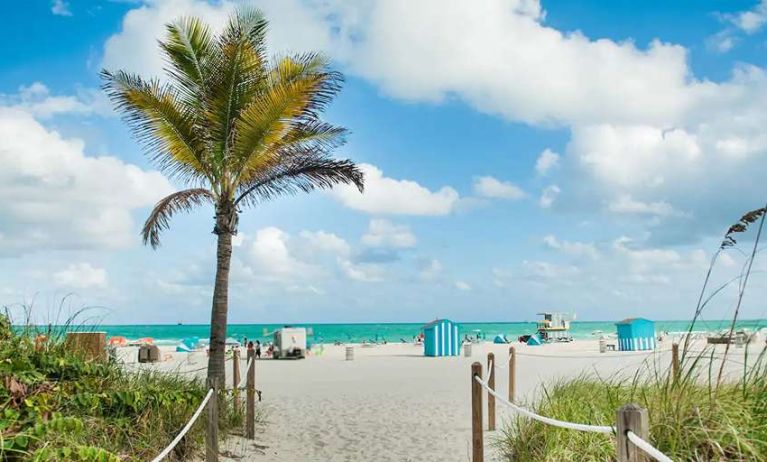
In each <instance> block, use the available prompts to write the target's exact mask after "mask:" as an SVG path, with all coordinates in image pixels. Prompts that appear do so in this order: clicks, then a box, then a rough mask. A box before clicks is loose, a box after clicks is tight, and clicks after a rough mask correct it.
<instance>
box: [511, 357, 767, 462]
mask: <svg viewBox="0 0 767 462" xmlns="http://www.w3.org/2000/svg"><path fill="white" fill-rule="evenodd" d="M712 359H713V361H714V362H713V363H714V364H715V363H716V359H715V358H712V357H710V356H708V355H698V356H696V357H695V358H693V359H691V360H690V361H689V362H688V365H687V367H685V368H684V369H683V371H682V373H681V374H680V377H679V378H678V379H676V380H675V379H674V378H673V377H672V376H671V373H670V372H661V371H658V369H659V368H660V367H659V366H658V365H656V364H648V365H647V369H646V370H644V371H640V372H639V373H637V375H636V376H634V377H633V378H631V379H625V378H624V379H619V378H611V379H599V378H595V377H590V376H581V377H578V378H575V379H569V380H563V381H560V382H556V383H554V384H551V385H548V386H547V387H545V392H544V394H543V398H542V399H540V400H539V401H538V402H536V403H534V404H533V405H532V406H531V408H532V409H533V410H534V411H535V412H536V413H538V414H540V415H545V416H548V417H553V418H555V419H560V420H565V421H569V422H579V423H589V424H594V425H614V422H615V412H616V410H617V409H619V408H620V407H621V406H623V405H625V404H627V403H636V404H639V405H640V406H642V407H644V408H646V409H647V410H648V414H649V417H650V441H651V442H652V443H653V445H654V446H655V447H656V448H658V449H659V450H661V451H662V452H663V453H665V454H666V455H668V456H669V457H671V459H673V460H685V461H688V460H694V461H710V460H739V461H764V460H767V362H765V361H764V350H762V353H761V354H760V355H759V357H758V358H755V362H754V364H755V366H754V367H752V368H749V369H748V371H743V372H742V373H741V374H739V378H738V379H737V380H728V381H724V382H722V383H721V384H720V385H719V386H718V387H717V386H716V376H717V370H716V369H715V368H709V365H710V364H712V362H711V361H712ZM752 361H754V358H752ZM749 363H751V361H749ZM648 370H649V372H650V374H649V375H648V374H646V372H648ZM498 444H499V445H500V449H501V453H502V454H504V457H505V459H506V460H509V461H512V460H538V461H565V460H566V461H593V460H615V458H616V455H615V438H614V436H612V435H608V434H598V433H584V432H579V431H573V430H568V429H560V428H555V427H551V426H548V425H545V424H542V423H539V422H536V421H532V420H529V419H526V418H523V417H520V418H516V419H513V420H512V421H511V422H509V425H508V426H507V427H506V428H505V429H504V433H503V436H502V437H501V438H500V439H499V441H498Z"/></svg>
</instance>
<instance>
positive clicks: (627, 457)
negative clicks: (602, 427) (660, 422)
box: [616, 404, 650, 462]
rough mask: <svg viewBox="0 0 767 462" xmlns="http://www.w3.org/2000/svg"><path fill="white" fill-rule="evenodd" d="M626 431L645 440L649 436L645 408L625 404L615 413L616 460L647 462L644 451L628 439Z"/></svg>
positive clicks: (622, 461)
mask: <svg viewBox="0 0 767 462" xmlns="http://www.w3.org/2000/svg"><path fill="white" fill-rule="evenodd" d="M628 432H633V433H634V434H635V435H637V436H638V437H640V438H642V439H643V440H645V441H647V440H649V439H650V438H649V437H650V419H649V417H648V415H647V409H643V408H642V407H640V406H638V405H636V404H627V405H625V406H623V407H622V408H620V409H618V412H617V413H616V452H617V455H618V462H649V460H650V459H649V458H648V457H647V454H645V452H644V451H642V450H641V449H639V448H638V447H636V446H635V445H634V444H633V443H632V442H631V441H629V437H628Z"/></svg>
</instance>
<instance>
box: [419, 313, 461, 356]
mask: <svg viewBox="0 0 767 462" xmlns="http://www.w3.org/2000/svg"><path fill="white" fill-rule="evenodd" d="M423 335H424V339H423V354H424V356H458V355H459V354H460V353H461V339H460V338H459V337H458V324H455V323H453V321H450V320H449V319H437V320H436V321H432V322H430V323H429V324H426V325H425V326H423Z"/></svg>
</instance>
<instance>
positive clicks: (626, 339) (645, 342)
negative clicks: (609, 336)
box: [615, 318, 655, 351]
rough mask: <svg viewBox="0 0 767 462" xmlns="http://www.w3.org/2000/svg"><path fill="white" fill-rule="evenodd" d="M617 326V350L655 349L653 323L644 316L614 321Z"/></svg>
mask: <svg viewBox="0 0 767 462" xmlns="http://www.w3.org/2000/svg"><path fill="white" fill-rule="evenodd" d="M615 325H616V326H617V328H618V350H620V351H638V350H654V349H655V323H654V322H652V321H650V320H649V319H644V318H628V319H624V320H623V321H620V322H617V323H615Z"/></svg>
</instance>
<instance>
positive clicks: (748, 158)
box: [104, 0, 767, 239]
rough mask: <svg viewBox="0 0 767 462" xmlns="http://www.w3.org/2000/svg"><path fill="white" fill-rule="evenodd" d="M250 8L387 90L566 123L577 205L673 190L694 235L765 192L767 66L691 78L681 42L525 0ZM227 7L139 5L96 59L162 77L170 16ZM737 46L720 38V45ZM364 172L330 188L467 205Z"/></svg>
mask: <svg viewBox="0 0 767 462" xmlns="http://www.w3.org/2000/svg"><path fill="white" fill-rule="evenodd" d="M255 5H256V6H259V7H263V8H264V9H265V10H266V13H267V15H268V17H269V18H270V20H271V27H272V31H273V37H274V43H285V44H287V45H288V46H286V47H282V48H291V49H293V50H297V51H303V50H307V49H312V50H324V51H326V52H327V53H329V54H330V55H331V56H332V57H333V58H334V60H335V62H336V63H338V64H339V67H341V69H342V70H343V71H344V72H346V73H347V74H352V75H356V76H361V77H363V78H366V79H368V80H369V81H371V82H373V83H376V84H378V85H379V86H380V88H382V89H383V91H384V92H386V93H387V94H389V95H391V96H394V97H398V98H401V99H404V100H407V101H426V102H441V101H444V100H446V99H448V98H456V99H460V100H462V101H463V102H465V103H467V104H468V105H470V106H471V107H474V108H475V109H477V110H479V111H482V112H487V113H491V114H498V115H500V116H502V117H503V118H505V119H507V120H511V121H521V122H524V123H528V124H532V125H539V126H546V127H549V126H563V127H567V128H568V129H570V131H571V133H572V139H571V142H570V143H569V145H568V148H567V151H566V152H565V153H564V155H565V156H566V157H567V159H566V161H565V159H563V161H562V162H561V164H562V165H561V168H562V172H561V175H560V177H561V179H558V180H557V182H558V184H559V186H561V187H562V188H564V189H567V191H568V197H567V200H568V201H570V200H573V201H574V200H580V204H581V205H583V206H584V207H586V208H591V209H594V210H596V209H599V208H600V206H601V204H605V203H609V202H610V201H611V200H612V199H613V198H615V197H619V196H620V195H622V194H627V195H629V196H630V197H634V198H642V201H643V202H644V203H646V204H656V203H660V202H667V203H668V204H669V205H670V206H672V207H673V208H678V209H679V210H684V211H685V214H689V216H691V217H694V220H693V222H691V225H693V226H694V227H695V229H696V230H698V231H696V232H695V233H688V237H687V239H694V238H695V236H696V235H697V234H698V233H704V232H711V230H712V229H716V230H717V231H718V229H719V227H720V226H721V223H722V221H721V220H722V219H723V217H726V216H727V214H728V213H729V214H730V215H731V214H732V213H733V210H738V211H740V208H741V207H742V208H743V209H745V208H747V207H749V205H747V204H746V203H747V202H749V201H750V198H751V197H755V195H756V194H759V193H760V192H761V189H760V183H761V178H763V177H764V174H765V173H767V172H766V171H767V162H766V161H765V157H764V156H765V153H767V134H765V133H764V130H763V127H764V126H765V124H767V109H765V108H767V75H765V72H764V70H763V69H761V68H759V67H755V66H749V65H745V64H739V65H736V66H735V68H734V69H733V72H732V76H731V77H730V78H729V79H725V80H723V81H721V82H713V81H709V80H706V79H701V78H697V77H696V76H695V74H694V72H693V70H692V67H691V66H690V63H689V58H690V56H689V53H688V50H687V49H685V48H684V47H683V46H680V45H676V44H672V43H666V42H663V41H661V40H655V41H652V42H651V43H650V44H649V45H647V46H639V45H637V44H636V43H635V42H634V41H632V40H631V39H630V38H628V39H627V40H624V41H617V40H612V39H606V38H600V37H588V36H586V35H585V34H584V33H582V32H579V31H562V30H557V29H555V28H553V27H550V26H548V25H547V24H546V23H545V13H544V11H543V9H542V7H541V5H540V2H537V1H532V0H487V1H483V2H481V3H480V4H477V3H476V2H465V1H461V0H454V1H446V0H424V1H420V2H417V3H413V2H409V1H406V0H369V1H366V2H357V3H351V2H341V1H337V0H330V1H312V0H310V1H308V2H299V1H286V2H260V1H259V2H255ZM232 8H233V3H232V2H230V1H222V2H217V3H209V2H204V1H199V2H195V1H192V0H156V1H154V2H152V3H149V4H145V5H142V6H141V7H140V8H137V9H134V10H132V11H131V12H129V13H128V15H126V17H125V19H124V21H123V28H122V30H121V32H120V33H118V34H115V35H114V36H113V37H111V38H110V39H109V41H108V43H107V44H106V46H105V54H104V64H105V65H106V66H107V67H112V68H113V67H127V68H129V69H135V70H139V71H148V72H150V73H152V74H154V75H156V74H158V73H159V72H160V69H161V67H162V60H161V58H160V56H159V54H158V53H157V47H156V43H155V40H156V39H157V38H158V37H159V36H161V34H162V25H163V23H164V22H167V21H169V20H171V19H173V18H175V17H177V16H179V14H181V13H182V12H183V13H186V14H197V15H200V16H203V17H205V18H206V19H208V20H209V21H211V22H212V23H214V24H221V23H223V21H224V20H225V17H226V15H227V14H228V12H229V11H231V9H232ZM765 11H766V10H765V2H760V3H759V4H758V6H756V7H754V8H753V9H752V10H749V11H745V12H742V13H739V14H737V15H733V16H731V17H730V20H731V21H732V23H733V24H735V25H736V26H737V27H738V28H739V29H742V30H744V31H747V32H752V31H755V30H758V29H760V28H761V27H763V24H764V17H765V15H764V13H765ZM402 18H407V21H403V20H402ZM732 27H733V28H734V27H735V26H732ZM456 30H461V31H462V33H461V34H456V33H455V31H456ZM296 31H299V32H298V33H297V32H296ZM466 37H471V40H466V39H465V38H466ZM722 37H724V38H726V37H727V34H725V35H723V36H722ZM732 45H733V42H732V41H727V40H723V41H721V43H719V45H718V46H719V47H720V48H721V49H727V48H730V47H731V46H732ZM278 51H279V50H278ZM498 56H503V59H498ZM477 69H482V70H483V72H481V73H477ZM371 168H372V169H375V167H372V166H371ZM376 172H378V173H379V176H378V177H376V176H375V175H374V174H375V173H376ZM744 172H749V174H748V175H744ZM372 173H374V174H373V175H371V176H370V178H369V191H368V193H366V194H365V195H364V196H361V195H360V194H359V193H357V192H356V191H354V189H353V188H342V190H343V191H344V193H343V194H341V195H340V196H336V197H338V198H339V200H341V201H342V203H344V204H345V205H347V206H349V207H352V208H355V209H357V210H363V211H367V212H369V213H374V214H387V213H391V214H395V213H404V214H412V215H445V214H448V213H450V212H451V211H454V210H455V208H456V205H455V204H456V202H460V200H459V198H458V193H457V192H456V191H455V190H453V189H452V188H449V187H444V188H442V189H441V190H439V191H437V192H432V191H429V190H428V189H426V188H424V187H423V186H421V185H418V184H417V183H414V182H406V183H405V182H404V180H393V179H389V178H384V177H383V176H382V174H381V173H380V170H377V169H375V170H373V171H372ZM671 175H673V180H672V178H670V176H671ZM376 180H381V181H376ZM384 180H388V181H384ZM377 185H378V186H380V187H378V188H377V187H376V186H377ZM559 186H557V189H554V187H553V186H552V187H550V188H548V189H547V191H545V193H544V195H543V196H542V197H541V200H540V204H541V206H542V207H550V206H551V204H552V203H553V201H554V200H556V199H557V195H558V192H559V189H558V188H559ZM392 189H395V191H393V193H392V195H389V194H388V192H391V190H392ZM405 190H408V191H409V193H406V192H405ZM714 191H716V193H714ZM411 197H412V198H414V200H412V201H411V200H410V199H411ZM560 200H564V199H560ZM572 208H573V207H571V209H572ZM656 216H657V215H656ZM663 218H664V220H661V222H660V223H659V224H655V225H654V226H656V228H655V232H658V233H663V232H668V228H669V226H670V225H668V224H667V223H670V222H671V221H673V220H674V219H678V217H677V215H676V214H670V215H666V216H664V217H663Z"/></svg>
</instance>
